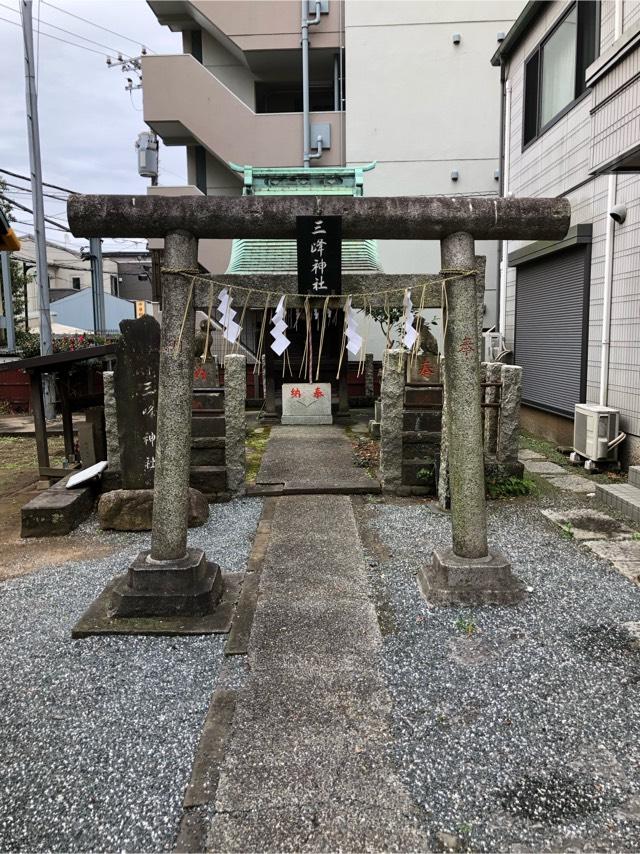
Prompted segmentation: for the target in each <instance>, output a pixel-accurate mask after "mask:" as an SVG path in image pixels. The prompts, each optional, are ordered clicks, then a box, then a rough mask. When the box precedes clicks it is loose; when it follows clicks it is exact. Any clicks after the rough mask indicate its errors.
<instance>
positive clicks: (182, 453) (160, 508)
mask: <svg viewBox="0 0 640 854" xmlns="http://www.w3.org/2000/svg"><path fill="white" fill-rule="evenodd" d="M164 265H165V267H168V268H171V269H176V270H185V269H189V270H193V269H197V266H198V241H197V240H196V239H195V237H193V236H192V235H190V234H187V233H186V232H183V231H174V232H171V234H168V235H167V237H166V239H165V243H164ZM189 284H190V283H189V280H188V279H186V278H185V277H184V276H177V275H167V274H165V275H164V276H163V286H162V331H161V339H160V384H159V388H158V422H157V424H158V426H157V433H158V436H157V444H156V463H155V478H154V488H153V523H152V530H151V558H152V560H178V559H180V558H183V557H184V556H185V555H186V550H187V516H188V512H189V467H190V465H191V401H192V395H193V339H194V324H195V316H194V309H193V300H190V299H189ZM181 333H182V337H180V336H181Z"/></svg>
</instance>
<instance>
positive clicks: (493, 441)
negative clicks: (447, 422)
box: [484, 362, 502, 457]
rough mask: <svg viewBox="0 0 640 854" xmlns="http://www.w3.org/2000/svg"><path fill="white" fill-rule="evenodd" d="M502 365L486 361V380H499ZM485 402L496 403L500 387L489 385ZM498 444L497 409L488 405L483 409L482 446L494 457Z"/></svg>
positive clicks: (492, 381)
mask: <svg viewBox="0 0 640 854" xmlns="http://www.w3.org/2000/svg"><path fill="white" fill-rule="evenodd" d="M501 368H502V365H501V364H500V363H499V362H488V363H487V382H488V383H499V382H501V378H502V373H501ZM485 400H486V402H487V403H498V401H499V400H500V389H499V388H496V387H495V386H494V387H491V386H490V387H489V388H488V389H487V394H486V397H485ZM497 446H498V409H497V408H496V407H494V406H488V407H487V408H486V409H485V411H484V447H485V451H486V452H487V454H489V455H490V456H492V457H495V456H496V454H497Z"/></svg>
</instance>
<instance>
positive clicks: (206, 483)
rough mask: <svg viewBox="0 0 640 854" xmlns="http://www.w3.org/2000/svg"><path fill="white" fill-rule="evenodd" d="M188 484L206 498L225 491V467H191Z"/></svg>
mask: <svg viewBox="0 0 640 854" xmlns="http://www.w3.org/2000/svg"><path fill="white" fill-rule="evenodd" d="M189 483H190V485H191V486H192V487H193V488H194V489H199V490H200V492H201V493H202V494H203V495H206V496H207V498H211V497H212V496H215V495H219V494H221V493H224V492H226V491H227V469H226V466H191V470H190V477H189Z"/></svg>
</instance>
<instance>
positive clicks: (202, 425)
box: [191, 409, 224, 438]
mask: <svg viewBox="0 0 640 854" xmlns="http://www.w3.org/2000/svg"><path fill="white" fill-rule="evenodd" d="M210 413H211V410H210V409H203V410H202V411H201V412H198V411H196V412H194V413H193V418H192V419H191V435H192V436H194V437H197V438H200V437H205V436H224V415H221V414H217V415H211V414H210Z"/></svg>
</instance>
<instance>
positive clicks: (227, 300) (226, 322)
mask: <svg viewBox="0 0 640 854" xmlns="http://www.w3.org/2000/svg"><path fill="white" fill-rule="evenodd" d="M218 312H219V314H220V325H221V326H222V336H223V337H224V338H226V339H227V341H229V342H230V343H231V344H235V343H236V341H237V340H238V337H239V336H240V333H241V332H242V327H241V326H240V325H239V324H238V323H236V322H235V320H234V318H235V316H236V314H237V313H238V312H237V311H236V310H235V309H234V308H232V307H231V297H230V296H229V291H228V290H227V289H226V288H223V289H222V290H221V291H220V293H219V294H218Z"/></svg>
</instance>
